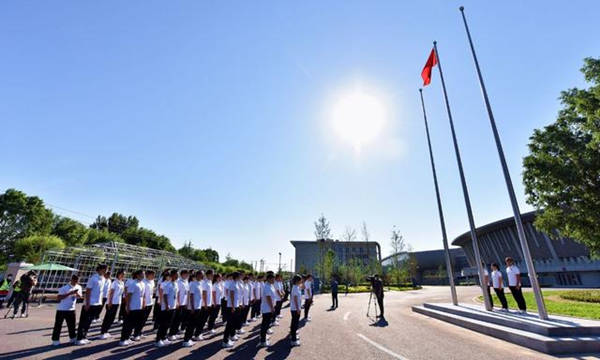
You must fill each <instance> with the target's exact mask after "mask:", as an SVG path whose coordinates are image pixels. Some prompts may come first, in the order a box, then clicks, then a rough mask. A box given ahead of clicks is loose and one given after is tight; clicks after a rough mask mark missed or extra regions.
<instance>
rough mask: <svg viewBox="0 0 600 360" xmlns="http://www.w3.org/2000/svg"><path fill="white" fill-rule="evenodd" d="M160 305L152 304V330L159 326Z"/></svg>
mask: <svg viewBox="0 0 600 360" xmlns="http://www.w3.org/2000/svg"><path fill="white" fill-rule="evenodd" d="M159 319H160V303H158V302H155V303H154V310H153V312H152V322H153V323H154V326H153V327H152V328H153V329H154V330H156V329H158V325H160V321H159Z"/></svg>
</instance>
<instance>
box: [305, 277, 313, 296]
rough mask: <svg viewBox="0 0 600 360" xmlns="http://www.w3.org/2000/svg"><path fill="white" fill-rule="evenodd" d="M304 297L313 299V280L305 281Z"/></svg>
mask: <svg viewBox="0 0 600 360" xmlns="http://www.w3.org/2000/svg"><path fill="white" fill-rule="evenodd" d="M304 297H305V298H306V299H307V300H310V299H312V297H313V293H312V281H310V280H307V281H305V282H304Z"/></svg>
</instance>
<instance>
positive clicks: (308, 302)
mask: <svg viewBox="0 0 600 360" xmlns="http://www.w3.org/2000/svg"><path fill="white" fill-rule="evenodd" d="M311 305H312V299H306V301H305V302H304V318H305V319H306V318H308V312H309V311H310V306H311Z"/></svg>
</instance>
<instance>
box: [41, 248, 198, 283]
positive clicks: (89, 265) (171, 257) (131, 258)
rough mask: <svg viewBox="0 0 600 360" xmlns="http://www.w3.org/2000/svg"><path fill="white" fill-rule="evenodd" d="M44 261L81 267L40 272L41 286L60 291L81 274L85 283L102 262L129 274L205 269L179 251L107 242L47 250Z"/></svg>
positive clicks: (110, 267)
mask: <svg viewBox="0 0 600 360" xmlns="http://www.w3.org/2000/svg"><path fill="white" fill-rule="evenodd" d="M42 263H54V264H61V265H65V266H69V267H72V268H74V269H77V271H74V272H69V271H40V273H39V274H38V281H39V282H38V285H37V287H38V289H39V290H43V291H44V292H48V291H49V292H52V291H53V290H58V289H59V288H60V287H61V286H63V285H64V284H66V283H67V282H69V280H70V278H71V275H72V274H74V273H76V274H78V275H79V282H80V283H82V284H85V283H86V282H87V279H88V277H90V276H91V275H93V274H94V273H95V272H96V266H97V265H98V264H106V265H108V269H109V271H110V272H111V273H113V274H114V273H116V272H117V271H119V270H123V271H125V275H126V276H129V275H130V274H131V273H132V272H133V271H135V270H138V269H141V270H154V271H156V272H157V273H158V272H160V271H162V270H163V269H166V268H169V269H190V270H201V269H205V266H204V265H202V264H201V263H198V262H196V261H193V260H191V259H188V258H185V257H183V256H180V255H177V254H175V253H172V252H169V251H165V250H156V249H150V248H146V247H142V246H136V245H130V244H124V243H118V242H107V243H99V244H94V245H91V246H87V247H67V248H64V249H60V250H48V251H46V252H45V253H44V256H43V258H42Z"/></svg>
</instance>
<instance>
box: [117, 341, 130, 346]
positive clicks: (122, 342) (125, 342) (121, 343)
mask: <svg viewBox="0 0 600 360" xmlns="http://www.w3.org/2000/svg"><path fill="white" fill-rule="evenodd" d="M129 344H131V341H130V340H123V341H119V346H127V345H129Z"/></svg>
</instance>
